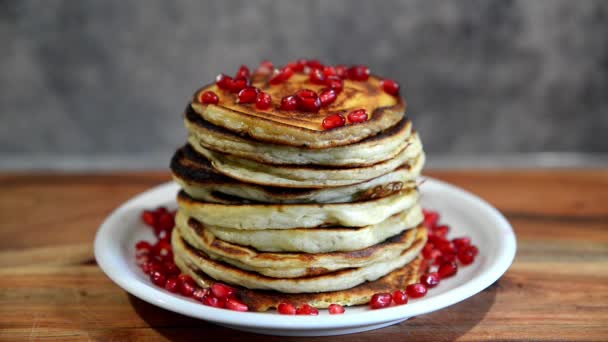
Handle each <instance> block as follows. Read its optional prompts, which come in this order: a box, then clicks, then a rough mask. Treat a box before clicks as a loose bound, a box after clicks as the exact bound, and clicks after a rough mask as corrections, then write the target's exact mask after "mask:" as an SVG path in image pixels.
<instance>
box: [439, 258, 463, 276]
mask: <svg viewBox="0 0 608 342" xmlns="http://www.w3.org/2000/svg"><path fill="white" fill-rule="evenodd" d="M456 272H458V266H457V265H456V263H455V262H453V261H446V262H444V263H442V264H441V265H439V269H438V270H437V273H438V274H439V277H440V278H441V279H445V278H449V277H451V276H453V275H454V274H456Z"/></svg>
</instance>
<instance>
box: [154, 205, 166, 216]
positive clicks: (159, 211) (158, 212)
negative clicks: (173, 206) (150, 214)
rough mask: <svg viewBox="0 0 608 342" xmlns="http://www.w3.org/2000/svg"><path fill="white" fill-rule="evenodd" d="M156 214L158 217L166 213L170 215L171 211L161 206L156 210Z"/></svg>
mask: <svg viewBox="0 0 608 342" xmlns="http://www.w3.org/2000/svg"><path fill="white" fill-rule="evenodd" d="M154 212H155V213H156V214H157V215H160V214H166V213H168V212H169V209H167V207H163V206H160V207H158V208H156V209H155V210H154Z"/></svg>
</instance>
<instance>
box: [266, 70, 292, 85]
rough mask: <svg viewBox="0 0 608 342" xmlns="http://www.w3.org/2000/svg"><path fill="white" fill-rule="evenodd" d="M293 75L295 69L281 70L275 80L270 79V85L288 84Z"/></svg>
mask: <svg viewBox="0 0 608 342" xmlns="http://www.w3.org/2000/svg"><path fill="white" fill-rule="evenodd" d="M292 75H293V69H292V68H290V67H289V66H285V67H283V68H281V70H279V73H278V74H276V75H275V76H274V77H273V78H271V79H270V81H269V82H270V84H280V83H283V82H286V81H287V80H288V79H289V78H290V77H291V76H292Z"/></svg>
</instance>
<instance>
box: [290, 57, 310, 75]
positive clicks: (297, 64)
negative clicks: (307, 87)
mask: <svg viewBox="0 0 608 342" xmlns="http://www.w3.org/2000/svg"><path fill="white" fill-rule="evenodd" d="M306 63H308V61H307V60H305V59H298V60H297V61H293V62H289V63H288V64H287V66H289V67H290V68H291V69H292V70H293V71H295V72H302V71H304V68H305V67H306Z"/></svg>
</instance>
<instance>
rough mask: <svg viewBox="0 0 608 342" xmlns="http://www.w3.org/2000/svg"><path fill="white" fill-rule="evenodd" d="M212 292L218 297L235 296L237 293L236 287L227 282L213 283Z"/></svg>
mask: <svg viewBox="0 0 608 342" xmlns="http://www.w3.org/2000/svg"><path fill="white" fill-rule="evenodd" d="M211 292H212V293H213V295H214V296H216V297H217V298H226V297H234V295H235V294H236V290H235V289H233V288H232V287H230V286H228V285H226V284H222V283H215V284H213V285H212V286H211Z"/></svg>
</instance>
